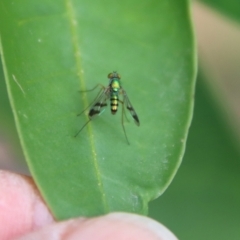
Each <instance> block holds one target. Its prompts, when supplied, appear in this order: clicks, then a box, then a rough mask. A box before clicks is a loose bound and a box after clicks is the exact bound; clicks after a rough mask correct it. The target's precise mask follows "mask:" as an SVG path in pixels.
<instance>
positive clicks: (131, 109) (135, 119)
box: [123, 91, 140, 126]
mask: <svg viewBox="0 0 240 240" xmlns="http://www.w3.org/2000/svg"><path fill="white" fill-rule="evenodd" d="M123 95H124V97H123V98H124V99H123V103H124V104H126V108H127V109H128V110H129V112H130V113H131V115H132V117H133V119H134V121H135V123H136V124H137V125H138V126H139V125H140V121H139V118H138V115H137V113H136V112H135V110H134V108H133V106H132V104H131V102H130V101H129V98H128V96H127V94H126V92H125V91H124V92H123Z"/></svg>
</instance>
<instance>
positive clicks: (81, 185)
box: [0, 0, 196, 219]
mask: <svg viewBox="0 0 240 240" xmlns="http://www.w3.org/2000/svg"><path fill="white" fill-rule="evenodd" d="M0 6H1V7H0V24H1V25H0V30H1V41H2V42H1V45H2V57H3V60H4V70H5V75H6V79H7V87H8V92H9V96H10V101H11V105H12V108H13V111H14V116H15V119H16V125H17V128H18V132H19V136H20V140H21V143H22V147H23V150H24V153H25V156H26V159H27V162H28V165H29V167H30V170H31V173H32V174H33V177H34V179H35V181H36V183H37V185H38V187H39V188H40V190H41V192H42V194H43V196H44V198H45V200H46V202H47V203H48V204H49V207H50V208H51V210H52V211H53V213H54V215H55V216H56V217H57V218H58V219H65V218H69V217H73V216H79V215H85V216H93V215H99V214H103V213H107V212H110V211H128V212H135V213H141V214H146V213H147V208H148V202H149V201H150V200H152V199H154V198H156V197H158V196H159V195H160V194H162V193H163V191H164V190H165V189H166V188H167V186H168V185H169V183H170V182H171V180H172V178H173V176H174V174H175V173H176V171H177V169H178V167H179V165H180V162H181V159H182V156H183V153H184V148H185V143H186V138H187V132H188V128H189V125H190V120H191V117H192V107H193V92H194V80H195V72H196V71H195V69H196V67H195V46H194V39H193V33H192V27H191V22H190V17H189V6H188V1H179V0H175V1H141V2H139V1H136V0H134V1H127V0H123V1H110V0H107V1H104V2H101V3H98V2H92V1H73V0H65V1H47V0H44V1H34V0H28V1H25V2H22V1H11V2H10V1H8V0H4V1H2V3H1V5H0ZM113 70H117V71H118V72H119V73H120V74H121V76H122V83H123V87H124V89H125V90H126V92H127V94H128V96H129V98H130V101H131V103H132V104H133V106H134V108H135V109H136V111H137V113H138V116H139V118H140V127H138V126H136V125H135V124H134V123H133V121H132V119H131V116H129V115H128V118H129V120H131V121H130V122H127V121H126V122H125V127H126V132H127V136H128V138H129V141H130V145H128V144H127V142H126V139H125V137H124V133H123V129H122V126H121V119H122V111H121V106H120V109H119V112H118V113H117V114H116V115H115V116H113V115H111V114H110V109H108V108H109V107H108V108H107V109H106V111H105V112H104V113H103V114H102V115H101V116H99V117H96V118H95V119H94V121H91V122H90V123H89V124H88V125H87V127H86V128H84V129H83V131H82V132H81V133H80V134H79V136H78V137H77V138H75V137H74V135H75V134H76V132H77V131H78V130H79V129H80V128H81V127H82V126H83V124H84V123H85V122H86V121H87V119H88V117H87V113H86V114H83V115H81V116H80V117H77V116H76V115H77V114H78V113H80V112H81V111H82V110H83V109H84V108H86V107H87V106H88V105H89V104H90V103H91V102H92V101H93V99H94V98H95V96H96V95H97V91H96V92H87V93H86V92H85V93H83V92H80V93H79V91H78V90H82V91H83V90H86V89H91V88H93V87H94V86H95V85H96V84H98V83H100V84H103V85H105V86H107V85H108V79H107V74H108V73H109V72H112V71H113ZM108 105H109V104H108Z"/></svg>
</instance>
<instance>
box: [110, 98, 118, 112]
mask: <svg viewBox="0 0 240 240" xmlns="http://www.w3.org/2000/svg"><path fill="white" fill-rule="evenodd" d="M110 100H111V113H112V114H115V113H116V112H117V109H118V97H117V96H112V97H111V99H110Z"/></svg>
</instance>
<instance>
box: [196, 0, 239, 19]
mask: <svg viewBox="0 0 240 240" xmlns="http://www.w3.org/2000/svg"><path fill="white" fill-rule="evenodd" d="M199 1H200V2H203V3H206V4H208V5H209V6H211V7H213V8H215V9H217V10H218V11H220V12H221V13H223V14H226V15H227V16H228V17H231V18H232V19H234V20H236V21H240V1H239V0H199Z"/></svg>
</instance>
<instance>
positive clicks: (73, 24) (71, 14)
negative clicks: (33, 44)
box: [65, 0, 109, 212]
mask: <svg viewBox="0 0 240 240" xmlns="http://www.w3.org/2000/svg"><path fill="white" fill-rule="evenodd" d="M65 5H66V9H67V18H68V20H69V25H70V30H71V40H72V44H73V49H74V57H75V61H76V68H77V76H78V77H79V80H80V85H81V89H86V88H85V81H84V77H83V71H82V70H81V69H82V67H81V66H82V65H81V52H80V48H79V45H78V43H79V41H78V35H77V30H78V29H77V26H78V23H77V19H76V14H75V11H74V7H73V3H72V1H71V0H65ZM82 100H83V103H84V105H85V106H86V107H87V106H88V101H87V98H86V95H85V94H83V97H82ZM88 132H89V139H90V146H91V150H92V151H91V153H92V158H91V159H92V160H93V166H94V170H95V173H96V178H97V182H98V184H97V186H98V188H99V190H100V192H101V197H102V204H103V207H104V210H105V212H107V211H109V207H108V204H107V201H106V195H105V192H104V187H103V181H102V177H101V174H100V171H99V166H98V161H97V157H96V156H97V153H96V148H95V144H94V140H93V134H92V133H91V132H92V128H91V126H90V125H88Z"/></svg>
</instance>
